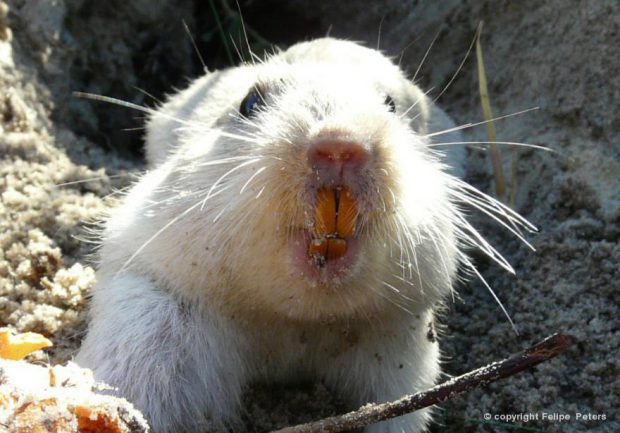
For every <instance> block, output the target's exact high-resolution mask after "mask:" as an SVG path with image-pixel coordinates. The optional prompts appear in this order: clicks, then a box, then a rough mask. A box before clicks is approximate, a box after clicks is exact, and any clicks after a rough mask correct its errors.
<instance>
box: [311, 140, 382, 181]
mask: <svg viewBox="0 0 620 433" xmlns="http://www.w3.org/2000/svg"><path fill="white" fill-rule="evenodd" d="M369 157H370V154H369V152H368V150H367V149H366V148H365V147H364V146H362V145H361V144H359V143H355V142H350V141H320V142H317V143H314V144H312V145H311V146H310V148H309V149H308V163H309V164H310V166H311V167H312V169H313V170H315V171H316V172H317V174H318V176H319V177H320V178H321V179H322V180H323V181H324V182H327V183H331V182H337V181H342V180H343V179H342V178H343V177H344V176H345V175H346V174H348V173H351V174H355V173H356V172H358V171H359V170H360V169H361V168H363V167H364V166H365V165H366V163H367V162H368V159H369Z"/></svg>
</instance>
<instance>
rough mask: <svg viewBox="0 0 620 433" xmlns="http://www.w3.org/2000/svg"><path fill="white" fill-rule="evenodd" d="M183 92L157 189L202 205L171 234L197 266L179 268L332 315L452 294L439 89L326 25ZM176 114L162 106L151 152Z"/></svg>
mask: <svg viewBox="0 0 620 433" xmlns="http://www.w3.org/2000/svg"><path fill="white" fill-rule="evenodd" d="M193 87H196V85H195V86H193ZM185 93H186V95H185V96H184V98H185V99H184V100H183V101H182V102H183V103H182V104H181V103H180V101H178V100H175V99H172V100H171V101H170V102H169V103H168V107H174V106H175V104H177V105H179V106H182V109H181V110H179V113H181V114H183V113H185V114H184V117H183V118H184V119H186V122H185V123H184V125H182V126H181V127H180V128H179V127H178V126H177V127H176V128H175V136H174V145H173V146H172V147H170V148H169V149H167V150H165V152H166V155H167V156H166V162H165V163H164V166H165V167H167V168H166V170H168V172H167V173H168V174H167V176H166V178H165V180H164V182H163V184H162V186H163V187H162V188H160V189H161V191H162V192H161V193H160V194H161V195H162V197H165V196H168V197H170V200H172V201H174V202H175V205H174V208H175V210H174V212H163V214H164V215H167V216H166V217H165V218H167V219H168V220H170V218H172V217H174V216H175V215H178V214H179V213H181V212H183V211H185V210H186V209H190V208H191V207H192V206H194V208H193V209H192V211H191V212H188V213H187V215H186V216H184V218H183V219H184V222H183V223H182V226H183V227H184V229H186V232H187V231H188V230H187V227H190V228H191V230H189V233H190V234H189V235H182V234H181V233H179V232H180V231H181V229H178V230H177V231H174V233H175V236H166V237H167V238H168V240H169V241H168V242H169V243H170V239H171V238H174V239H175V240H173V242H172V243H173V244H174V245H173V246H172V251H170V255H171V256H172V255H174V256H175V257H183V258H184V260H189V261H191V262H192V263H193V264H194V267H193V268H192V270H191V271H189V272H187V271H185V270H183V271H179V276H178V277H177V278H184V279H186V280H187V286H189V287H192V293H193V294H194V295H195V296H197V297H206V298H208V299H209V300H210V302H222V303H224V304H225V305H229V306H234V307H233V309H246V310H253V311H257V312H258V311H260V312H263V313H265V312H266V313H272V314H275V315H278V316H282V317H288V318H291V319H295V320H321V319H327V318H330V317H353V316H360V317H364V316H366V317H368V316H371V315H374V314H380V313H381V312H384V311H390V310H393V309H394V307H395V306H396V307H397V308H404V309H408V310H415V309H416V308H418V307H419V308H420V309H422V308H426V307H428V305H430V304H432V303H435V302H437V301H438V300H439V299H441V298H442V297H443V296H444V295H445V294H446V293H448V292H449V290H450V288H451V283H452V279H453V276H454V273H455V269H456V261H457V255H458V248H457V241H456V240H455V229H454V214H455V212H458V211H457V209H456V208H455V206H454V205H453V204H452V203H451V201H450V199H449V194H448V183H449V178H450V176H449V175H448V174H447V173H446V172H445V171H444V167H443V165H442V163H441V161H440V160H439V159H438V156H437V155H436V154H434V153H433V152H431V150H430V149H429V147H428V139H427V138H425V132H426V130H425V127H426V124H427V122H428V116H429V101H428V100H427V99H426V97H425V95H424V94H423V93H422V92H421V91H420V90H419V89H418V88H417V87H416V86H414V85H413V84H412V83H411V82H409V81H408V80H407V79H406V77H405V76H404V74H403V73H402V72H401V71H400V69H399V68H397V67H396V66H395V65H394V64H393V63H392V62H391V61H390V60H389V59H387V58H386V57H384V56H383V55H382V54H381V53H379V52H378V51H375V50H371V49H368V48H364V47H362V46H360V45H357V44H354V43H352V42H346V41H340V40H334V39H320V40H316V41H313V42H306V43H301V44H297V45H295V46H293V47H292V48H290V49H289V50H287V51H285V52H283V53H280V54H277V55H274V56H272V57H270V58H269V59H267V60H266V61H265V62H263V63H256V64H252V65H245V66H240V67H237V68H232V69H229V70H225V71H221V72H217V73H214V74H211V75H209V76H207V77H206V78H205V79H204V82H203V83H202V90H201V89H199V88H198V87H196V88H195V89H194V90H192V87H190V89H188V91H186V92H185ZM166 110H168V111H166ZM183 110H185V111H183ZM166 112H168V113H170V112H171V111H170V108H167V106H166V105H165V106H164V107H162V109H160V115H155V116H154V117H153V119H151V125H150V131H149V134H150V135H149V141H150V142H151V143H150V145H151V146H154V147H153V149H151V150H150V154H151V155H152V159H155V160H157V155H160V156H161V149H158V148H157V147H156V146H155V145H154V144H153V143H158V142H159V141H161V134H162V133H161V132H160V130H161V125H160V123H162V122H164V123H165V122H166V120H165V119H164V118H163V117H161V116H162V114H161V113H164V114H165V113H166ZM181 114H177V116H179V117H180V116H181ZM158 116H159V117H158ZM158 122H159V123H158ZM168 129H170V128H168ZM170 149H171V150H170ZM147 151H148V149H147ZM158 152H159V154H158ZM153 155H154V156H153ZM160 159H161V160H163V159H164V158H163V157H162V158H160ZM181 190H183V191H186V194H185V196H184V197H183V198H180V197H177V196H178V195H179V191H181ZM172 192H174V194H176V196H175V195H173V193H172ZM162 197H160V198H159V200H161V199H162ZM175 197H177V198H175ZM197 203H200V205H197ZM165 221H166V219H164V220H163V222H165ZM171 231H172V230H171ZM162 237H163V236H162ZM168 248H170V245H168ZM205 249H208V251H205ZM177 268H179V269H183V268H184V267H183V266H179V267H177ZM186 268H187V267H185V269H186ZM172 272H174V270H173V271H172ZM214 282H217V284H216V287H213V286H214ZM207 287H208V289H207Z"/></svg>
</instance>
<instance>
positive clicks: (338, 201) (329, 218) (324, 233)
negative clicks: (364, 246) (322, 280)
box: [308, 186, 358, 264]
mask: <svg viewBox="0 0 620 433" xmlns="http://www.w3.org/2000/svg"><path fill="white" fill-rule="evenodd" d="M357 214H358V211H357V203H356V201H355V198H354V197H353V195H352V194H351V193H350V191H349V190H348V189H347V187H344V186H343V187H338V188H336V189H328V188H321V189H319V191H318V192H317V197H316V208H315V213H314V232H313V239H312V241H311V242H310V245H309V246H308V255H309V256H310V257H312V258H313V259H315V260H316V261H317V262H318V263H319V264H325V262H326V261H328V260H335V259H338V258H340V257H342V256H344V255H345V254H346V252H347V240H346V239H347V238H350V237H352V236H353V234H354V233H355V225H356V222H357Z"/></svg>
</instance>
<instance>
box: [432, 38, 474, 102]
mask: <svg viewBox="0 0 620 433" xmlns="http://www.w3.org/2000/svg"><path fill="white" fill-rule="evenodd" d="M480 30H481V27H480V26H478V28H477V29H476V34H475V35H474V38H473V39H472V41H471V43H470V44H469V48H467V52H466V53H465V57H463V60H461V63H460V64H459V67H458V68H457V69H456V72H455V73H454V75H452V78H450V81H448V84H446V87H444V88H443V90H442V91H441V93H440V94H439V95H437V96H436V97H435V99H433V102H437V100H438V99H439V98H441V96H442V95H443V94H444V93H446V90H448V88H449V87H450V86H451V85H452V82H453V81H454V80H455V79H456V77H457V76H458V75H459V73H460V72H461V69H463V65H465V62H466V61H467V59H468V58H469V54H471V49H472V48H473V47H474V44H475V43H476V39H478V34H479V33H480Z"/></svg>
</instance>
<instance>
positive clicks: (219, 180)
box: [200, 158, 261, 210]
mask: <svg viewBox="0 0 620 433" xmlns="http://www.w3.org/2000/svg"><path fill="white" fill-rule="evenodd" d="M260 160H261V159H260V158H256V159H251V160H249V161H246V162H242V163H241V164H239V165H236V166H234V167H233V168H231V169H230V170H228V171H227V172H226V173H224V174H223V175H222V176H220V177H219V179H218V180H216V181H215V182H214V183H213V185H211V188H209V191H208V192H207V195H206V197H205V198H204V200H203V202H202V206H201V207H200V210H202V209H204V206H205V204H206V203H207V200H209V198H210V197H211V193H212V192H213V190H214V189H215V188H217V186H218V185H219V184H220V182H222V181H223V180H224V179H225V178H226V177H228V176H229V175H230V174H231V173H234V172H235V171H237V170H239V169H240V168H243V167H245V166H246V165H250V164H254V163H255V162H257V161H260Z"/></svg>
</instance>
